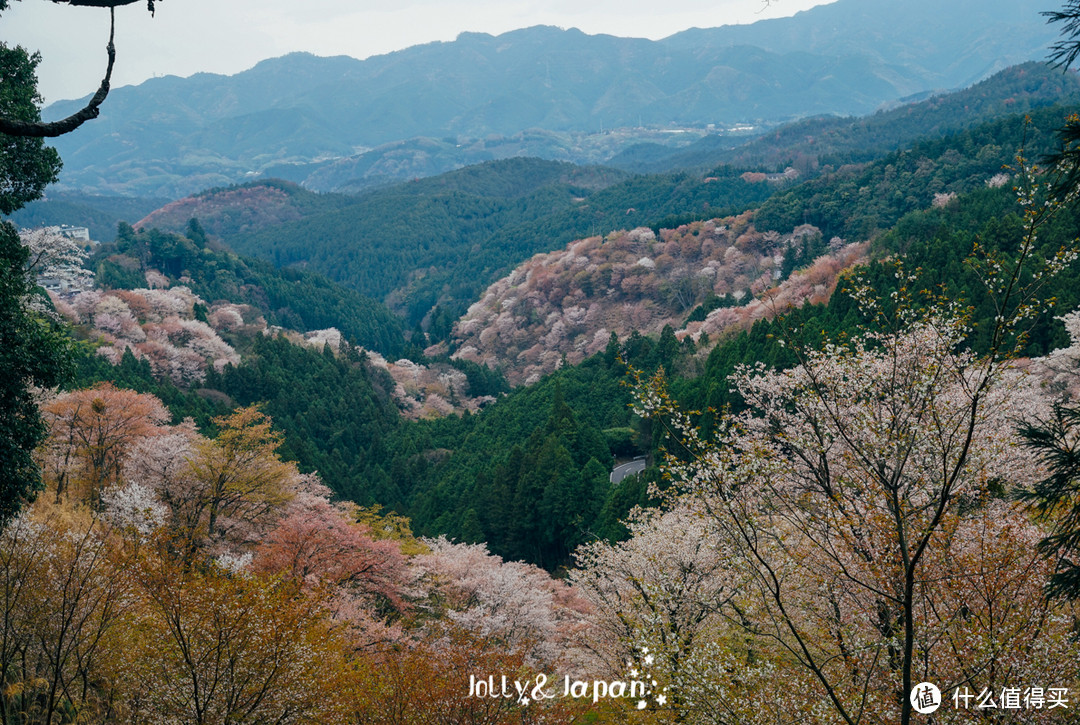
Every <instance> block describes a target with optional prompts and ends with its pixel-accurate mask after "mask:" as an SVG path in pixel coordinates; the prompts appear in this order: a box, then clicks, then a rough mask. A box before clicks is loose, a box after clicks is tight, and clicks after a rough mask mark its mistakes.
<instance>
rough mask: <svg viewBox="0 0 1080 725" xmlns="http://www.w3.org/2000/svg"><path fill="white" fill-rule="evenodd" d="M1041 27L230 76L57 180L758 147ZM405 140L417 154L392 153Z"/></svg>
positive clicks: (838, 9) (887, 32) (486, 51)
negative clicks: (777, 127) (656, 147)
mask: <svg viewBox="0 0 1080 725" xmlns="http://www.w3.org/2000/svg"><path fill="white" fill-rule="evenodd" d="M1045 9H1047V8H1046V7H1045V4H1044V3H1042V2H1036V1H1035V0H990V1H987V0H951V1H950V2H948V3H940V2H931V1H930V0H911V1H909V2H905V3H896V2H889V1H888V0H837V2H835V3H832V4H829V5H823V6H818V7H815V8H813V9H811V10H808V11H804V12H800V13H798V14H796V15H795V16H793V17H791V18H784V19H778V20H767V21H760V22H758V23H754V24H752V25H747V26H723V27H719V28H711V29H692V30H688V31H685V32H682V33H678V34H676V35H673V36H671V37H669V38H666V39H663V40H660V41H650V40H644V39H634V38H617V37H613V36H609V35H591V36H590V35H586V34H585V33H582V32H581V31H579V30H575V29H566V30H563V29H558V28H553V27H533V28H526V29H522V30H517V31H513V32H509V33H505V34H502V35H498V36H491V35H487V34H481V33H465V34H462V35H461V36H459V37H458V38H457V39H456V40H455V41H453V42H445V43H429V44H425V45H420V46H415V47H412V48H408V49H406V50H402V51H398V52H395V53H390V54H387V55H382V56H376V57H372V58H369V59H367V60H363V61H360V60H356V59H353V58H348V57H334V58H319V57H315V56H312V55H307V54H292V55H288V56H284V57H281V58H275V59H271V60H267V61H264V62H262V63H259V64H258V65H256V66H255V67H254V68H252V69H250V70H248V71H245V72H242V73H239V74H236V75H234V76H220V75H211V74H198V75H195V76H192V77H190V78H177V77H165V78H156V79H152V80H149V81H146V82H145V83H143V84H141V85H139V86H134V87H124V88H118V89H116V90H114V91H113V93H112V94H111V95H110V98H109V100H108V102H107V103H106V104H105V106H104V107H103V110H102V114H101V116H100V118H98V119H97V120H96V121H95V122H94V123H93V124H88V125H87V126H85V127H84V128H83V129H80V131H79V132H78V133H75V134H69V135H68V136H66V137H63V138H61V139H59V140H58V142H57V147H58V148H59V150H60V152H61V155H62V157H63V158H64V162H65V170H64V173H63V176H62V179H61V182H62V185H63V187H67V188H79V189H82V190H84V191H96V192H99V193H124V194H131V195H155V196H164V197H169V198H176V197H179V196H183V195H184V194H187V193H190V192H192V191H197V190H200V189H204V188H207V187H210V186H218V185H223V184H228V183H234V182H237V181H242V180H249V179H251V178H253V177H258V176H259V175H262V174H264V172H266V171H267V170H268V169H274V171H275V175H278V176H286V177H288V178H291V179H293V180H295V181H300V182H307V181H308V179H309V177H311V179H312V182H313V183H314V184H315V185H316V186H318V187H319V188H322V189H324V190H330V189H333V188H343V187H353V188H355V187H357V186H360V187H362V186H365V185H370V184H374V183H385V182H386V181H388V180H394V179H407V178H412V177H413V176H422V175H430V174H433V173H438V172H441V171H445V170H448V169H451V168H456V167H458V166H463V165H465V164H466V163H476V162H478V161H484V160H488V159H492V158H500V157H505V156H512V155H520V154H528V155H533V156H540V157H543V158H549V159H554V160H569V161H574V162H579V163H580V162H589V163H597V162H602V161H605V160H606V157H610V156H613V155H614V154H615V153H617V152H618V151H619V150H621V148H620V146H624V145H629V144H630V143H633V142H636V141H639V140H641V139H640V137H639V136H638V135H635V134H633V133H630V134H623V135H615V136H608V137H605V138H604V140H603V142H600V143H583V142H582V138H581V135H582V134H597V133H599V132H600V131H601V129H607V130H610V129H613V128H627V127H635V128H637V127H651V129H652V132H651V133H655V130H656V129H669V130H675V129H677V128H685V127H693V128H696V129H698V131H699V135H700V133H704V132H705V131H706V130H712V131H714V132H720V131H723V130H724V129H730V128H731V127H732V126H743V127H745V126H755V127H758V128H759V129H760V128H763V127H768V126H771V125H774V124H776V123H778V122H781V121H786V120H791V119H795V118H800V117H805V116H813V115H823V114H824V115H852V114H865V113H869V112H871V111H873V110H875V109H877V108H880V107H882V105H883V104H892V103H895V102H897V101H899V100H901V99H904V98H907V97H911V96H912V95H915V94H921V93H925V92H927V91H931V90H935V89H950V88H957V87H962V86H966V85H969V84H971V83H973V82H975V81H978V80H979V79H981V78H983V77H986V76H987V75H989V74H990V73H992V72H994V71H997V70H1000V69H1001V68H1003V67H1006V66H1008V65H1012V64H1014V63H1018V62H1022V61H1025V60H1030V59H1040V58H1043V57H1044V56H1045V49H1046V47H1047V45H1048V44H1049V43H1050V42H1051V41H1052V40H1053V38H1054V36H1055V32H1056V29H1055V28H1052V27H1049V26H1047V25H1046V24H1045V23H1044V22H1043V18H1042V17H1041V16H1040V15H1039V12H1040V11H1043V10H1045ZM76 103H77V102H76V101H65V102H59V103H56V104H53V105H51V106H49V107H48V108H47V109H46V110H45V113H44V115H45V117H46V118H54V117H57V116H60V115H63V114H66V113H68V112H70V110H71V109H72V108H73V107H74V106H75V104H76ZM535 129H539V130H540V131H541V132H540V133H536V132H535V131H533V132H532V135H531V136H530V135H529V132H530V130H535ZM671 136H672V137H673V138H678V139H682V138H687V139H688V140H693V139H694V138H697V136H693V135H691V136H689V137H686V136H682V135H679V134H671ZM418 138H422V139H427V141H426V142H425V143H426V145H425V144H419V143H417V142H415V141H414V142H413V144H412V146H406V147H405V148H404V151H402V147H401V144H402V142H405V141H407V140H409V139H418ZM373 151H374V153H375V155H374V156H370V154H372V153H373ZM365 154H368V156H367V157H366V159H365V157H364V155H365ZM335 165H336V166H335ZM328 167H330V170H329V171H328ZM335 169H336V170H335ZM289 170H291V173H288V171H289Z"/></svg>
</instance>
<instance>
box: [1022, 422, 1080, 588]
mask: <svg viewBox="0 0 1080 725" xmlns="http://www.w3.org/2000/svg"><path fill="white" fill-rule="evenodd" d="M1078 431H1080V408H1077V407H1076V406H1067V405H1058V406H1056V407H1055V408H1054V412H1053V415H1052V416H1051V417H1050V418H1049V419H1048V420H1045V421H1040V422H1038V423H1032V422H1026V423H1025V424H1024V425H1022V426H1021V429H1020V432H1021V434H1022V435H1023V436H1024V438H1025V439H1026V442H1027V444H1028V446H1029V447H1030V448H1031V449H1032V450H1034V451H1035V452H1036V453H1037V454H1038V456H1039V458H1040V459H1041V461H1042V462H1043V464H1045V466H1046V471H1047V476H1046V477H1045V478H1043V479H1042V480H1041V481H1039V482H1038V483H1037V484H1035V486H1034V487H1033V488H1032V489H1031V490H1030V491H1024V492H1021V498H1023V499H1024V500H1026V501H1028V502H1029V503H1030V504H1031V505H1032V506H1033V507H1034V509H1035V510H1036V511H1038V513H1039V514H1040V515H1041V516H1043V517H1044V518H1047V519H1050V520H1051V521H1053V527H1052V528H1053V531H1052V533H1051V535H1050V536H1048V537H1047V538H1046V539H1044V540H1043V541H1042V542H1040V544H1039V547H1040V548H1041V549H1042V550H1043V551H1044V552H1045V553H1046V554H1047V556H1050V557H1052V558H1053V559H1054V560H1055V561H1057V562H1058V568H1057V571H1055V572H1054V574H1053V575H1052V576H1051V578H1050V585H1049V587H1048V593H1049V594H1050V595H1052V596H1061V597H1066V598H1068V599H1074V600H1075V599H1080V563H1078V562H1077V553H1078V552H1080V451H1078V450H1077V445H1076V440H1077V437H1076V434H1077V432H1078Z"/></svg>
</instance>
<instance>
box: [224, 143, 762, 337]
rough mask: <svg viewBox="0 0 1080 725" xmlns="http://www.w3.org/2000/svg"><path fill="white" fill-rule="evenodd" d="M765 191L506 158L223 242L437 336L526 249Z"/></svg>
mask: <svg viewBox="0 0 1080 725" xmlns="http://www.w3.org/2000/svg"><path fill="white" fill-rule="evenodd" d="M773 190H774V187H772V186H770V185H768V184H755V183H750V182H747V181H745V180H743V179H742V178H740V175H739V172H738V171H736V170H724V171H718V173H717V175H716V176H714V177H708V178H707V179H706V178H702V177H700V176H691V175H688V174H670V175H660V176H645V177H633V178H626V175H625V173H624V172H618V171H610V170H605V169H591V168H586V169H579V168H577V167H574V166H571V165H569V164H559V163H555V162H545V161H539V160H536V159H513V160H507V161H497V162H491V163H490V164H484V165H481V166H479V167H472V168H469V169H462V170H460V171H457V172H452V173H450V174H446V175H443V176H439V177H434V178H432V179H425V180H421V181H417V182H413V183H410V184H406V185H402V186H396V187H392V188H390V189H387V190H384V191H375V192H370V193H368V194H365V195H363V196H361V197H359V199H358V200H357V201H356V202H355V203H354V204H352V205H351V206H349V207H346V208H344V209H341V210H339V211H335V212H330V213H324V214H317V215H313V216H309V217H307V218H304V219H302V220H299V221H295V222H286V223H284V224H280V225H277V226H274V227H270V228H267V229H265V230H263V231H261V232H255V233H249V234H242V235H238V236H235V237H232V238H230V239H228V240H226V241H227V243H228V244H229V245H230V246H231V247H233V248H234V249H236V250H237V251H239V252H241V253H244V254H253V255H258V256H260V257H263V258H265V259H268V260H270V261H272V262H273V263H274V264H275V265H276V266H281V267H288V266H293V265H304V266H305V267H307V268H310V269H312V270H315V271H318V272H321V273H323V274H325V275H327V276H328V277H330V278H331V279H333V280H335V281H337V282H339V283H341V284H343V285H346V286H349V287H352V288H353V289H356V290H358V291H360V292H361V293H363V294H365V295H369V296H372V297H375V298H376V299H383V300H385V301H386V302H387V303H388V304H389V306H390V307H391V308H392V309H395V310H397V311H399V312H401V313H402V314H403V315H404V316H405V319H406V320H407V322H408V324H409V325H410V326H414V325H418V324H421V323H423V324H424V326H425V327H426V328H427V329H428V331H432V332H433V333H434V337H435V339H445V337H446V336H447V335H448V333H449V325H450V323H451V322H452V321H453V319H456V318H457V317H458V316H459V315H460V314H461V313H462V312H464V310H465V308H466V307H467V306H468V304H469V303H470V302H471V301H472V300H474V299H476V298H477V297H478V296H479V293H480V292H481V291H482V290H483V288H484V287H485V286H486V285H487V284H489V283H490V282H492V281H494V280H495V279H497V278H498V277H499V276H501V275H502V274H505V273H506V272H508V271H509V270H510V269H512V268H513V267H514V266H515V265H516V264H518V263H519V262H521V261H523V260H525V259H527V258H528V257H530V256H532V255H533V254H534V253H536V252H542V251H549V250H551V249H557V248H560V247H562V246H563V245H565V244H566V243H568V242H570V241H572V240H574V239H579V238H582V237H585V236H590V235H592V234H597V233H603V232H605V231H606V230H611V229H619V228H633V227H634V226H641V225H652V224H659V223H665V222H664V220H665V219H666V218H668V217H671V216H673V215H683V216H684V217H685V215H687V214H689V215H690V216H691V217H698V218H700V217H701V216H706V217H712V216H716V215H718V214H726V213H734V212H736V211H737V210H739V209H745V208H746V207H747V206H752V205H756V204H758V203H760V202H761V201H762V200H763V199H764V198H766V197H767V196H768V195H769V194H770V193H772V191H773ZM666 223H668V224H670V223H671V222H666ZM433 328H434V329H433Z"/></svg>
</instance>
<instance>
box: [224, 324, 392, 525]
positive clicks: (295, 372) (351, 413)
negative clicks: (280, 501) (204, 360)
mask: <svg viewBox="0 0 1080 725" xmlns="http://www.w3.org/2000/svg"><path fill="white" fill-rule="evenodd" d="M206 387H208V388H213V389H217V390H220V391H221V392H223V393H225V394H226V395H228V396H229V398H230V399H231V400H232V401H233V402H234V403H235V404H236V405H240V406H247V405H252V404H255V403H261V404H262V410H263V412H265V413H266V414H267V415H269V416H270V417H271V418H272V419H273V421H274V425H275V426H276V427H278V428H280V429H281V430H282V431H283V432H284V434H285V443H284V444H283V445H282V447H281V449H280V451H279V452H280V454H281V455H282V457H283V458H286V459H291V460H295V461H297V462H298V463H299V464H300V467H301V469H302V470H305V471H318V472H319V475H320V476H321V477H322V479H323V481H324V482H325V483H326V484H327V485H328V486H330V488H331V489H333V490H334V492H335V493H336V494H338V495H339V496H342V497H344V498H347V499H350V500H352V501H356V502H358V503H360V504H363V505H371V504H375V503H379V504H384V505H388V506H391V507H394V508H398V509H400V508H401V507H402V501H403V499H404V496H403V494H402V492H401V491H400V488H399V483H398V482H397V481H394V480H392V479H390V478H389V477H387V476H386V475H385V473H384V472H383V471H382V470H381V468H380V466H379V464H380V463H382V462H383V461H384V459H385V458H386V452H385V449H384V447H385V439H386V437H387V435H388V434H389V433H390V432H391V431H393V430H394V429H395V428H396V427H397V426H398V415H397V409H396V408H395V407H394V405H393V403H392V402H391V400H390V395H389V392H390V390H392V381H390V380H388V379H386V378H383V377H382V376H380V375H376V374H373V373H372V372H371V371H370V370H369V369H368V367H367V365H366V364H365V363H364V362H363V361H361V360H360V359H359V358H357V357H355V356H344V355H334V354H333V352H332V351H331V350H329V349H324V350H322V351H319V350H313V349H311V348H308V347H300V346H297V345H293V344H292V343H290V342H289V341H288V340H285V339H284V338H270V337H262V336H260V337H258V338H256V340H255V346H254V349H253V350H252V351H251V353H249V354H248V355H247V356H246V357H245V358H244V360H243V361H242V362H241V364H240V365H239V366H238V367H233V366H227V367H226V368H225V370H224V372H223V373H221V374H220V375H217V374H213V375H209V376H208V377H207V380H206Z"/></svg>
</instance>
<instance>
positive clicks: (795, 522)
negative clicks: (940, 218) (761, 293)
mask: <svg viewBox="0 0 1080 725" xmlns="http://www.w3.org/2000/svg"><path fill="white" fill-rule="evenodd" d="M1022 178H1023V181H1022V182H1021V188H1020V196H1019V200H1020V203H1021V205H1022V207H1023V208H1024V210H1025V215H1026V219H1027V230H1026V231H1027V233H1026V235H1025V237H1024V238H1023V239H1022V240H1020V243H1019V249H1018V253H1017V254H1016V256H1015V258H1014V260H1013V261H1012V262H1009V261H1008V260H1004V259H1001V258H998V257H995V256H993V255H987V256H983V257H976V258H974V259H973V260H972V264H973V266H974V268H975V269H976V270H977V271H979V272H980V274H981V276H982V277H983V279H984V281H985V283H986V286H987V293H988V295H989V296H990V299H991V300H992V302H993V304H995V305H996V306H997V309H998V312H999V314H998V317H997V320H996V325H995V327H994V329H993V330H992V331H991V334H990V341H991V342H990V348H989V351H988V352H987V353H986V354H984V355H981V356H980V355H975V354H973V353H971V352H968V351H965V340H966V337H967V334H968V333H969V331H970V330H969V327H968V321H967V315H968V314H970V312H969V311H968V310H966V309H963V308H961V307H959V306H958V305H955V304H952V303H950V302H949V301H947V300H943V299H935V298H931V299H929V300H925V299H922V298H921V297H920V296H919V295H918V294H917V293H916V292H914V290H916V289H918V280H917V278H916V277H914V276H913V275H909V274H907V273H906V272H905V271H904V270H903V267H902V265H897V278H898V280H899V282H900V285H899V289H898V290H897V292H895V293H893V294H892V296H891V297H890V298H889V299H887V300H880V299H878V298H877V297H876V295H875V294H874V292H873V291H872V290H871V289H869V287H868V286H866V285H865V284H859V283H856V284H855V290H854V292H853V294H854V295H855V297H856V300H857V301H858V302H859V303H860V307H861V309H863V310H864V311H866V313H867V314H868V317H869V320H870V323H869V326H868V327H867V328H866V329H865V330H864V332H863V333H862V334H861V335H859V336H856V337H854V338H851V339H848V340H846V341H844V342H839V343H826V344H825V345H824V346H823V347H821V348H818V349H807V348H804V347H802V346H798V345H795V346H794V347H795V353H796V356H797V358H798V361H799V364H798V365H797V366H796V367H794V368H792V369H789V370H784V371H776V370H769V369H766V368H765V367H764V366H763V365H760V364H759V365H756V366H752V367H748V368H743V369H742V370H740V371H738V372H737V373H736V374H735V375H734V376H733V378H732V383H733V385H734V387H735V389H736V391H737V392H738V393H739V394H740V395H741V397H742V399H743V400H744V401H745V402H746V404H747V406H748V408H747V410H745V411H744V412H743V413H741V414H739V415H736V416H728V417H726V418H725V419H724V422H723V424H722V425H721V426H720V430H719V431H718V432H717V434H716V437H715V439H710V440H703V439H702V438H701V437H700V435H699V433H698V431H697V430H696V429H695V427H694V426H693V425H692V423H691V421H690V418H689V417H688V416H687V415H686V414H685V413H683V412H682V411H680V410H678V409H677V408H676V407H675V406H674V404H673V403H672V402H671V400H670V398H669V396H668V395H667V393H666V390H665V388H664V383H663V380H662V378H659V377H658V378H655V379H654V380H653V381H652V382H651V383H650V384H648V385H645V386H644V387H642V388H641V389H640V392H639V399H638V405H637V412H638V413H639V414H641V415H653V416H654V417H656V418H657V419H658V420H659V421H660V423H661V424H662V425H666V426H667V430H668V432H669V434H670V452H671V456H670V458H669V459H668V462H667V467H666V472H667V476H668V478H669V479H670V481H671V483H672V485H671V487H670V488H669V489H668V490H667V492H666V493H667V495H668V496H669V498H670V499H671V501H672V504H673V505H674V504H677V503H678V502H679V501H681V500H682V498H683V497H685V498H687V499H689V501H690V502H692V503H691V504H690V505H691V507H692V508H694V509H696V510H700V511H703V512H704V513H705V515H706V516H707V518H708V520H709V521H710V525H711V526H712V527H714V528H713V529H712V531H713V533H712V538H714V540H715V541H716V546H717V547H722V548H725V549H727V550H728V551H729V552H730V556H729V562H730V563H729V566H730V567H731V569H732V570H733V571H734V572H738V573H739V574H740V575H741V576H743V577H745V582H744V584H743V585H742V586H741V587H740V589H739V591H738V595H737V596H735V597H733V598H732V599H731V601H730V606H729V607H728V609H727V611H726V621H727V622H728V623H730V625H731V626H733V627H735V628H736V630H737V631H740V632H741V634H742V636H743V637H744V639H743V644H742V646H741V647H739V648H738V649H736V650H735V653H736V654H739V655H741V656H742V657H743V658H745V659H747V660H750V661H754V662H762V661H764V662H766V663H769V664H770V665H771V666H773V667H775V670H776V672H777V673H783V677H784V678H785V680H786V681H788V682H789V683H790V685H791V687H789V688H788V691H789V692H791V693H792V694H791V695H790V697H788V698H786V699H785V701H784V707H785V708H787V709H788V710H789V711H790V712H799V713H801V716H802V717H805V718H808V719H810V720H811V721H814V722H818V721H822V722H826V721H827V722H833V721H840V722H845V723H848V724H849V725H854V724H855V723H860V722H899V723H904V724H906V723H908V722H910V721H911V718H912V704H911V701H910V700H909V698H908V694H909V693H910V692H911V691H912V686H913V684H914V683H915V682H919V681H921V680H931V681H934V682H936V683H939V685H941V686H942V689H943V690H949V689H954V688H958V687H970V688H972V689H974V690H976V691H979V690H981V689H987V690H993V689H995V688H997V689H1000V687H1001V686H1003V685H1007V684H1010V680H1009V679H1008V678H1009V677H1020V676H1021V675H1020V673H1023V675H1022V676H1023V677H1034V678H1035V679H1039V678H1040V677H1041V678H1042V679H1049V680H1052V679H1053V678H1055V677H1056V676H1058V673H1060V672H1062V671H1063V668H1065V667H1067V665H1066V663H1067V662H1069V661H1075V657H1076V656H1077V654H1078V653H1077V651H1076V643H1075V641H1073V640H1072V639H1071V638H1070V637H1069V636H1068V635H1067V632H1066V630H1067V624H1066V622H1067V621H1069V617H1068V616H1067V615H1068V614H1069V613H1068V612H1067V611H1064V610H1063V609H1062V606H1063V605H1056V604H1052V603H1049V602H1047V601H1046V600H1045V598H1044V597H1043V596H1042V586H1043V584H1045V582H1046V581H1047V579H1048V577H1049V573H1050V567H1049V565H1048V564H1047V562H1045V561H1043V560H1041V559H1040V558H1039V555H1038V553H1037V552H1036V551H1035V547H1034V543H1035V542H1036V541H1038V539H1039V536H1040V530H1039V527H1038V526H1037V525H1036V524H1035V523H1033V522H1031V521H1030V520H1029V518H1028V517H1027V516H1026V514H1025V512H1024V511H1023V510H1022V509H1021V508H1020V507H1019V505H1018V504H1017V503H1015V502H1010V501H1009V500H1008V499H1007V493H1008V492H1009V490H1010V489H1015V488H1023V487H1026V486H1029V485H1030V484H1031V483H1032V482H1033V481H1034V478H1035V477H1036V476H1037V475H1038V468H1037V466H1036V465H1035V461H1034V459H1033V456H1032V455H1031V453H1030V452H1029V451H1027V450H1025V449H1024V448H1023V446H1021V445H1020V442H1019V439H1018V436H1017V433H1016V431H1015V422H1016V421H1017V420H1020V419H1023V418H1026V417H1030V416H1034V415H1038V414H1039V413H1040V412H1043V410H1044V408H1045V403H1044V402H1043V400H1042V398H1041V397H1040V396H1039V395H1038V392H1037V390H1036V389H1035V386H1034V385H1033V384H1032V381H1031V380H1029V379H1028V378H1026V377H1025V376H1024V375H1022V374H1021V373H1020V372H1019V371H1018V370H1016V369H1015V367H1014V366H1013V365H1012V364H1011V362H1010V359H1011V357H1012V354H1013V351H1014V350H1015V349H1017V345H1018V344H1020V343H1021V342H1022V340H1023V332H1024V326H1025V325H1026V322H1027V321H1028V320H1030V319H1031V317H1032V316H1033V315H1034V314H1035V313H1036V312H1037V311H1038V310H1039V309H1041V306H1040V303H1039V302H1038V299H1037V292H1038V284H1039V282H1040V281H1041V280H1043V279H1045V278H1046V277H1047V276H1048V275H1051V274H1054V273H1055V272H1056V271H1058V270H1059V269H1061V268H1062V267H1063V266H1064V265H1065V264H1067V263H1069V262H1070V261H1071V260H1072V259H1074V258H1075V256H1076V252H1075V250H1074V249H1070V248H1063V249H1062V250H1061V251H1060V252H1059V254H1057V255H1056V256H1054V257H1052V258H1050V259H1048V260H1042V259H1034V258H1033V257H1032V252H1033V249H1034V240H1035V237H1036V234H1037V231H1038V229H1039V228H1040V227H1041V226H1042V225H1043V224H1044V223H1046V221H1047V220H1048V219H1049V218H1050V217H1051V216H1052V215H1053V214H1054V213H1056V211H1057V210H1058V209H1060V207H1059V206H1058V205H1057V204H1055V203H1053V202H1052V201H1051V202H1048V203H1046V204H1044V203H1043V202H1042V199H1044V198H1045V197H1044V196H1042V193H1043V190H1041V186H1042V184H1043V181H1042V179H1041V178H1039V177H1037V176H1036V175H1035V174H1034V172H1032V171H1030V170H1027V169H1025V173H1024V174H1023V177H1022ZM1024 279H1030V280H1033V282H1032V284H1030V285H1025V283H1024V282H1023V281H1022V280H1024ZM796 339H797V337H796V336H795V335H790V336H789V340H788V342H789V343H792V344H793V341H794V340H796ZM658 493H659V492H658ZM720 640H721V641H724V636H723V635H721V637H720ZM729 651H730V650H729ZM916 678H918V679H916ZM823 705H827V708H826V710H823V709H822V708H823ZM1042 716H1043V714H1041V713H1036V714H1035V715H1033V716H1032V717H1034V718H1036V719H1038V718H1039V717H1042ZM747 721H748V722H749V721H750V720H747Z"/></svg>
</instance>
